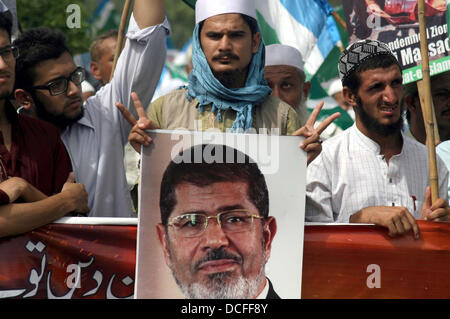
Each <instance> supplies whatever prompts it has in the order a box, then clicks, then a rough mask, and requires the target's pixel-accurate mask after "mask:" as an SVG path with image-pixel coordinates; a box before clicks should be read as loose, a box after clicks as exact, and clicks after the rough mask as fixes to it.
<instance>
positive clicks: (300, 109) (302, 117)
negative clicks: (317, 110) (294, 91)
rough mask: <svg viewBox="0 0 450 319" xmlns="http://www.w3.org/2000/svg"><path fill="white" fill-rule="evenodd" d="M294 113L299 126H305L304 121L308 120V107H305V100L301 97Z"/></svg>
mask: <svg viewBox="0 0 450 319" xmlns="http://www.w3.org/2000/svg"><path fill="white" fill-rule="evenodd" d="M294 110H295V112H296V113H297V117H298V119H299V121H300V126H304V125H305V124H306V121H307V120H308V107H307V106H306V99H305V98H304V97H303V96H302V100H301V101H300V103H299V104H298V105H297V107H296V108H294Z"/></svg>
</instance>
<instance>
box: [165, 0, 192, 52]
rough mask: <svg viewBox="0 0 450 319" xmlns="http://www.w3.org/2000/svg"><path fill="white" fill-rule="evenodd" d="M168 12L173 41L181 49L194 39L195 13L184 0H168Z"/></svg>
mask: <svg viewBox="0 0 450 319" xmlns="http://www.w3.org/2000/svg"><path fill="white" fill-rule="evenodd" d="M166 11H167V17H168V19H169V22H170V25H171V28H172V34H171V37H172V41H173V44H174V46H175V47H176V48H178V49H180V48H182V47H183V45H184V44H185V43H186V42H187V41H188V40H189V39H190V38H191V37H192V31H194V27H195V12H194V10H192V9H191V8H190V7H189V6H188V5H187V4H185V3H184V2H183V1H182V0H166Z"/></svg>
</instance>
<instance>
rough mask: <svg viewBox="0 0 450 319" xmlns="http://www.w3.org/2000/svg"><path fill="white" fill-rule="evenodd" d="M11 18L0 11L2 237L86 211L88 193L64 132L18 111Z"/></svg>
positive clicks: (0, 189)
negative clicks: (75, 168)
mask: <svg viewBox="0 0 450 319" xmlns="http://www.w3.org/2000/svg"><path fill="white" fill-rule="evenodd" d="M11 29H12V23H11V19H10V16H8V15H6V14H5V13H4V12H0V237H3V236H11V235H16V234H20V233H24V232H27V231H30V230H32V229H34V228H36V227H40V226H42V225H45V224H47V223H50V222H52V221H54V220H56V219H58V218H60V217H62V216H64V215H65V214H67V213H70V212H76V213H82V214H85V213H87V212H88V211H89V209H88V207H87V194H86V191H85V189H84V186H83V185H81V184H78V183H74V178H73V176H72V174H71V175H70V176H69V173H70V172H71V165H70V159H69V156H68V155H67V152H66V150H65V148H64V145H63V143H62V141H61V139H60V137H59V132H58V130H57V129H56V128H55V127H54V126H52V125H50V124H48V123H45V122H43V121H40V120H36V119H32V118H29V117H27V116H23V115H18V114H17V113H16V112H15V109H14V107H13V105H12V104H11V102H10V101H9V97H10V96H11V94H12V92H13V88H14V78H15V63H16V58H17V56H18V54H19V52H18V49H17V48H16V47H14V46H12V45H11V41H10V38H11Z"/></svg>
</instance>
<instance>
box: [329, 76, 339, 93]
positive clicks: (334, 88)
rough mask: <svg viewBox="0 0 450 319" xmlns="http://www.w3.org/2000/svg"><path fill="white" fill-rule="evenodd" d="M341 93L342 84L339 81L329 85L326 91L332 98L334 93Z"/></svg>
mask: <svg viewBox="0 0 450 319" xmlns="http://www.w3.org/2000/svg"><path fill="white" fill-rule="evenodd" d="M341 91H342V82H341V80H340V79H336V80H333V82H332V83H331V85H330V88H329V89H328V95H330V96H333V95H334V94H336V93H339V92H341Z"/></svg>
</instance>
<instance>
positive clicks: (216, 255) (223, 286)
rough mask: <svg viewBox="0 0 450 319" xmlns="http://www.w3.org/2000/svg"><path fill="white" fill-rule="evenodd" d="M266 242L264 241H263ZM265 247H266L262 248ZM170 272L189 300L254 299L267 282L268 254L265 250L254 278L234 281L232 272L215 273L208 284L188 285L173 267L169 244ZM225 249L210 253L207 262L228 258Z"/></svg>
mask: <svg viewBox="0 0 450 319" xmlns="http://www.w3.org/2000/svg"><path fill="white" fill-rule="evenodd" d="M263 241H264V240H263ZM262 247H264V245H263V246H262ZM169 253H170V261H171V263H170V270H171V271H172V275H173V277H174V278H175V281H176V283H177V285H178V287H179V288H180V290H181V292H182V293H183V294H184V296H185V297H186V298H188V299H252V298H255V297H256V294H257V293H258V289H259V287H260V286H261V284H262V283H263V281H264V280H265V272H264V269H265V260H266V253H265V251H264V248H263V254H262V263H263V264H262V265H261V268H260V270H259V273H258V275H257V276H256V277H254V278H244V277H242V276H240V277H239V278H237V279H235V280H233V278H230V277H231V275H232V274H231V273H230V272H221V273H215V274H211V275H209V276H208V281H207V283H205V284H203V283H198V282H194V283H191V284H188V285H186V284H185V283H183V282H181V280H180V279H179V278H178V277H177V274H176V272H175V269H174V266H173V264H174V263H173V257H172V251H171V248H170V243H169ZM226 255H227V253H226V252H224V250H223V248H220V249H217V250H215V251H212V252H210V253H209V254H208V255H207V256H206V258H205V260H214V259H220V258H222V256H226Z"/></svg>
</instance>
